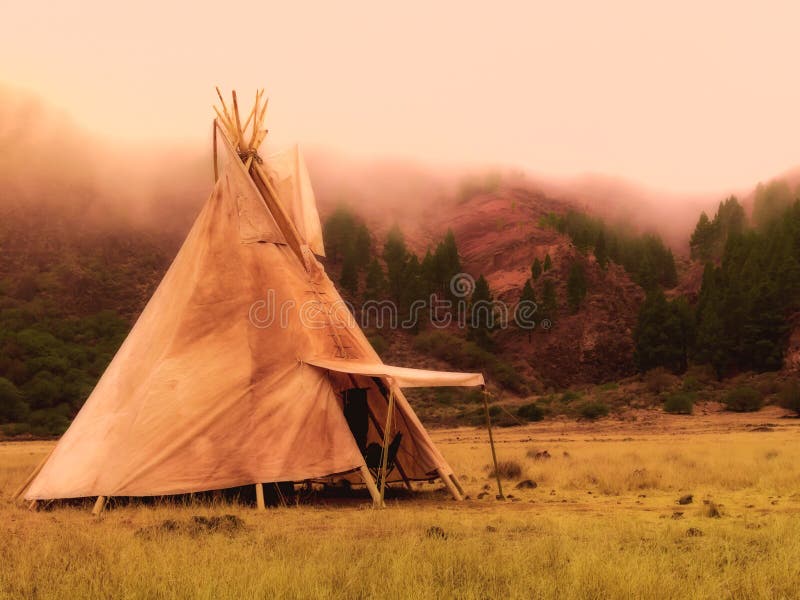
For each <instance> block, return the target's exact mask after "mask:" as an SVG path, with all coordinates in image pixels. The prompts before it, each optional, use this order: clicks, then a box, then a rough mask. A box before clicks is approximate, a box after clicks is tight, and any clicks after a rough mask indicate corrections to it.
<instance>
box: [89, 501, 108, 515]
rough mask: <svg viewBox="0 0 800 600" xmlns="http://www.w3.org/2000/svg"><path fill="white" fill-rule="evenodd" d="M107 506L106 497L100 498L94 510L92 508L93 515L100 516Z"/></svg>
mask: <svg viewBox="0 0 800 600" xmlns="http://www.w3.org/2000/svg"><path fill="white" fill-rule="evenodd" d="M105 506H106V497H105V496H98V497H97V501H96V502H95V503H94V508H92V515H93V516H95V517H96V516H98V515H99V514H100V513H101V512H103V509H104V508H105Z"/></svg>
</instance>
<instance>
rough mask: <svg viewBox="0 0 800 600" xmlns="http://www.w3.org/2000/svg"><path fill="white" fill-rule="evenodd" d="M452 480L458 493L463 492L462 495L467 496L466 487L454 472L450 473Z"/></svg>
mask: <svg viewBox="0 0 800 600" xmlns="http://www.w3.org/2000/svg"><path fill="white" fill-rule="evenodd" d="M450 481H452V482H453V485H454V486H456V489H457V490H458V493H459V494H461V496H462V497H464V496H466V494H465V493H464V488H462V487H461V484H460V483H459V482H458V478H457V477H456V476H455V474H454V473H450Z"/></svg>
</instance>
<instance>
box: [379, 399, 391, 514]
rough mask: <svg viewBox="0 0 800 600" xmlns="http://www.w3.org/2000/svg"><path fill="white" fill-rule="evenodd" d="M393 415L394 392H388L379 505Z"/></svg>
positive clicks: (383, 485)
mask: <svg viewBox="0 0 800 600" xmlns="http://www.w3.org/2000/svg"><path fill="white" fill-rule="evenodd" d="M393 413H394V390H391V389H390V390H389V407H388V408H387V409H386V427H384V429H383V449H382V450H381V470H380V474H381V504H383V498H384V492H385V491H386V468H387V466H388V462H389V432H390V431H391V430H392V414H393Z"/></svg>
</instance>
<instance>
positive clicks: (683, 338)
mask: <svg viewBox="0 0 800 600" xmlns="http://www.w3.org/2000/svg"><path fill="white" fill-rule="evenodd" d="M785 189H786V188H784V186H782V185H781V186H777V185H775V184H771V185H768V186H760V187H759V188H758V189H757V190H756V195H755V202H754V208H753V219H752V222H748V219H747V218H746V215H745V212H744V209H743V208H742V206H741V204H740V203H739V201H738V200H737V199H736V198H735V197H730V198H728V199H726V200H725V201H724V202H722V203H721V204H720V205H719V208H718V210H717V212H716V214H715V215H714V218H713V219H709V218H708V216H707V215H706V214H705V213H704V214H701V216H700V218H699V220H698V222H697V226H696V227H695V230H694V232H693V233H692V236H691V239H690V249H691V253H692V256H693V257H696V258H698V259H701V260H704V261H705V267H704V271H703V280H702V285H701V287H700V292H699V295H698V298H697V302H696V303H695V304H694V305H693V306H692V305H689V303H688V302H687V301H686V300H685V299H683V298H675V299H672V300H668V299H667V298H665V297H664V294H663V293H662V292H661V291H659V290H652V291H651V292H650V293H649V294H648V297H647V299H646V300H645V302H644V304H643V306H642V309H641V312H640V314H639V320H638V325H637V328H636V331H635V342H636V362H637V366H638V367H639V369H640V370H647V369H650V368H653V367H659V366H660V367H666V368H669V369H671V370H672V371H675V372H681V371H683V370H685V369H686V368H687V366H688V365H689V364H690V363H695V364H708V365H711V366H712V367H713V368H714V370H715V372H716V374H717V376H718V377H725V376H728V375H732V374H735V373H737V372H741V371H746V370H753V371H769V370H777V369H780V368H781V366H782V363H783V355H784V351H785V348H786V343H787V336H788V333H789V328H788V317H789V316H790V315H791V313H792V312H793V311H796V310H797V309H798V307H799V306H798V304H799V300H800V296H799V293H800V199H797V198H795V199H794V200H792V199H791V197H790V196H788V195H787V194H786V193H785Z"/></svg>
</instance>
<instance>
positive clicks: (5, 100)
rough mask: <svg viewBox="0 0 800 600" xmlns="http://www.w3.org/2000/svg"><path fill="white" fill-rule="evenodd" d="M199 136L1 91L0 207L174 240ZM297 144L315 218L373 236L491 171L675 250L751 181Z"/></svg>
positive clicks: (206, 188) (205, 173)
mask: <svg viewBox="0 0 800 600" xmlns="http://www.w3.org/2000/svg"><path fill="white" fill-rule="evenodd" d="M208 138H209V139H208V140H206V142H205V143H191V144H188V143H183V144H180V143H167V142H163V141H162V142H159V143H153V142H151V143H133V142H119V141H115V142H112V141H109V140H108V139H105V138H103V137H102V136H98V135H90V134H87V133H85V132H83V131H82V130H81V128H80V127H79V126H78V125H76V123H75V122H74V121H73V120H72V119H71V118H70V116H69V115H68V114H66V113H64V112H63V111H59V110H57V109H55V108H53V107H51V106H50V105H48V104H47V103H46V102H45V101H43V100H42V99H40V98H37V97H36V96H34V95H31V94H25V93H22V92H20V91H19V90H15V89H12V88H8V87H6V88H0V194H1V195H0V209H1V210H3V211H4V212H5V213H6V214H8V211H9V210H14V211H16V212H17V213H18V214H24V213H25V212H26V211H27V212H29V213H35V214H36V215H37V216H36V218H58V219H66V220H67V222H74V223H75V224H76V226H77V227H79V228H84V229H85V228H101V229H102V228H105V229H111V230H113V229H115V228H121V227H124V228H144V229H147V230H152V231H157V232H159V233H166V234H174V235H175V236H178V237H180V236H182V235H183V234H185V232H186V231H187V230H188V228H189V227H190V225H191V222H192V220H193V219H194V217H195V216H196V214H197V212H198V211H199V209H200V207H201V206H202V203H203V202H204V201H205V199H206V198H207V196H208V194H209V193H210V191H211V187H212V165H211V153H210V146H211V144H210V134H209V136H208ZM271 149H272V148H271V147H269V145H268V147H265V148H264V151H263V152H264V153H268V152H269V151H270V150H271ZM305 150H306V159H307V162H308V165H309V170H310V173H311V177H312V182H313V185H314V189H315V192H316V195H317V199H318V202H319V205H320V210H321V212H322V214H323V216H324V215H325V214H327V213H329V212H330V211H331V210H332V209H333V208H334V207H335V206H337V205H339V204H345V205H349V206H351V207H352V208H353V209H355V210H356V211H357V212H358V213H359V214H361V215H362V216H363V217H364V218H365V219H366V220H367V221H368V223H369V224H370V226H371V227H372V228H374V229H375V230H376V231H378V232H380V231H382V230H385V229H387V228H388V227H390V226H391V225H393V224H399V225H400V226H401V228H402V229H403V230H404V231H408V232H413V231H415V229H417V228H418V227H420V226H424V225H425V222H424V218H425V215H426V213H429V211H430V210H432V209H437V210H442V211H455V210H459V208H458V206H457V203H456V198H457V196H458V194H459V190H460V189H461V188H462V187H463V186H464V183H465V182H466V181H469V180H470V179H474V178H478V179H480V178H481V177H485V176H487V174H492V176H493V177H495V178H497V179H498V180H499V182H500V186H501V187H502V186H504V185H505V186H522V187H526V188H529V189H531V190H538V191H542V192H544V193H545V194H547V195H548V196H551V197H554V198H557V199H561V200H563V201H564V202H565V205H569V206H574V207H576V208H579V209H583V210H587V211H588V212H591V213H593V214H595V215H598V216H601V217H602V218H604V219H605V220H606V221H607V222H609V223H612V224H613V223H624V224H625V225H626V226H633V227H635V228H637V229H639V230H651V231H656V232H658V233H659V234H661V235H662V236H663V237H664V238H665V239H666V241H667V242H668V243H670V244H671V245H672V246H673V247H674V249H675V250H676V251H677V252H678V253H685V250H686V242H687V240H688V236H689V234H690V233H691V230H692V228H693V227H694V224H695V223H696V221H697V218H698V216H699V214H700V211H701V210H706V211H708V212H710V213H713V211H714V209H715V207H716V205H717V204H718V203H719V201H721V200H722V199H724V198H725V197H726V196H727V195H729V194H731V193H736V194H738V195H739V196H740V197H741V198H745V199H746V198H747V197H748V196H749V194H750V193H751V191H752V189H753V187H754V186H755V184H756V183H758V182H753V185H752V186H751V187H750V188H746V189H740V190H737V189H723V190H720V192H719V193H718V194H705V195H680V194H675V193H671V194H670V193H665V192H659V191H657V190H651V189H648V188H646V187H644V186H641V185H638V184H636V183H634V182H631V181H628V180H625V179H622V178H619V177H612V176H607V175H585V176H581V177H573V178H566V177H552V176H547V175H546V174H537V173H522V172H521V171H519V170H518V169H517V170H514V169H510V168H505V169H504V168H503V167H502V166H498V165H491V166H488V165H489V161H490V159H491V157H487V166H486V167H476V166H474V165H473V166H469V167H454V166H449V167H446V168H442V167H440V166H436V165H431V164H423V163H422V162H414V161H413V160H409V159H395V160H392V159H365V158H359V157H353V156H348V155H347V154H346V153H344V152H342V151H336V150H332V149H325V148H320V147H316V148H315V147H311V148H306V149H305ZM20 211H21V212H20ZM41 211H45V212H44V213H42V212H41ZM47 211H49V215H50V217H48V216H47V214H48V212H47ZM40 215H43V216H40ZM412 237H413V236H412Z"/></svg>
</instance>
